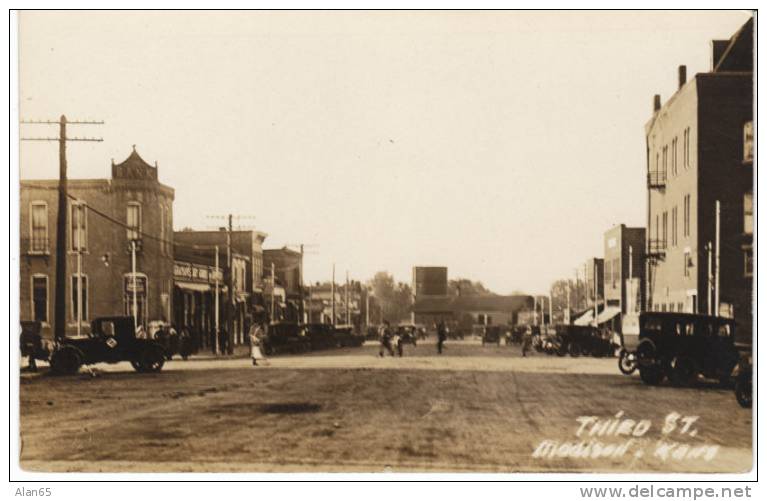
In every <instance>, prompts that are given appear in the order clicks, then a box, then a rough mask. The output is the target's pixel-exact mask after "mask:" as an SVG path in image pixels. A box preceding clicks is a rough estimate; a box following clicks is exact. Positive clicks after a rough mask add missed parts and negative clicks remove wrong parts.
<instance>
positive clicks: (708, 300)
mask: <svg viewBox="0 0 767 501" xmlns="http://www.w3.org/2000/svg"><path fill="white" fill-rule="evenodd" d="M706 251H707V254H708V273H707V274H706V305H707V313H708V315H709V316H711V281H712V279H713V277H712V276H711V241H709V242H708V243H707V244H706Z"/></svg>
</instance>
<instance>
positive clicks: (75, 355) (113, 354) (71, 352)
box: [50, 317, 166, 374]
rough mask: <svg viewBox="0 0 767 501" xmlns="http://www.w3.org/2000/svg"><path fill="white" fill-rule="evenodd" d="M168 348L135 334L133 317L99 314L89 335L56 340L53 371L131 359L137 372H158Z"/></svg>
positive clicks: (52, 357) (76, 369) (65, 371)
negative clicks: (103, 315)
mask: <svg viewBox="0 0 767 501" xmlns="http://www.w3.org/2000/svg"><path fill="white" fill-rule="evenodd" d="M165 357H166V353H165V349H164V348H163V347H162V345H160V344H159V343H157V342H156V341H154V340H151V339H140V338H137V337H136V327H135V324H134V322H133V317H99V318H96V319H94V320H93V321H92V322H91V331H90V334H89V335H88V336H85V337H76V338H74V337H73V338H63V339H59V340H57V341H56V344H55V348H54V350H53V353H51V357H50V363H51V371H53V372H54V373H55V374H74V373H76V372H77V371H78V370H80V367H81V366H83V365H91V364H96V363H99V362H106V363H110V364H114V363H117V362H122V361H128V362H130V363H131V365H132V366H133V368H134V369H136V370H137V371H138V372H159V371H161V370H162V367H163V364H164V363H165Z"/></svg>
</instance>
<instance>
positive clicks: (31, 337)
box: [20, 322, 43, 372]
mask: <svg viewBox="0 0 767 501" xmlns="http://www.w3.org/2000/svg"><path fill="white" fill-rule="evenodd" d="M30 324H31V322H30ZM20 338H21V339H20V341H21V356H22V357H29V362H28V368H29V370H30V371H32V372H37V360H36V357H37V355H38V353H40V352H41V351H42V347H43V337H42V336H41V335H40V325H39V324H34V325H32V326H27V328H25V326H24V325H22V327H21V336H20Z"/></svg>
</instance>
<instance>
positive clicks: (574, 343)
mask: <svg viewBox="0 0 767 501" xmlns="http://www.w3.org/2000/svg"><path fill="white" fill-rule="evenodd" d="M556 332H557V337H558V338H559V347H558V349H557V354H564V353H569V354H570V356H571V357H579V356H581V355H584V356H589V355H591V356H593V357H603V356H607V355H610V354H611V353H612V341H611V338H610V337H609V336H608V335H606V334H605V333H604V332H602V331H600V330H599V329H597V328H596V327H594V326H590V325H569V324H560V325H557V326H556Z"/></svg>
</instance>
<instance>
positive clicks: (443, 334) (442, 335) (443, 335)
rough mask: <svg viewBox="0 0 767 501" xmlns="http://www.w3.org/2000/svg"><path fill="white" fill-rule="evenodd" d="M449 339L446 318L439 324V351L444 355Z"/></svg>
mask: <svg viewBox="0 0 767 501" xmlns="http://www.w3.org/2000/svg"><path fill="white" fill-rule="evenodd" d="M446 340H447V326H446V325H445V321H444V320H440V321H439V324H438V325H437V353H439V354H440V355H442V349H443V348H444V345H445V341H446Z"/></svg>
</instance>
